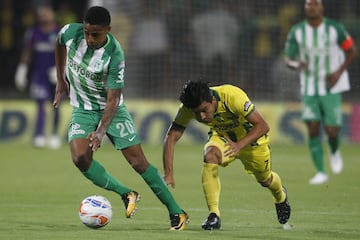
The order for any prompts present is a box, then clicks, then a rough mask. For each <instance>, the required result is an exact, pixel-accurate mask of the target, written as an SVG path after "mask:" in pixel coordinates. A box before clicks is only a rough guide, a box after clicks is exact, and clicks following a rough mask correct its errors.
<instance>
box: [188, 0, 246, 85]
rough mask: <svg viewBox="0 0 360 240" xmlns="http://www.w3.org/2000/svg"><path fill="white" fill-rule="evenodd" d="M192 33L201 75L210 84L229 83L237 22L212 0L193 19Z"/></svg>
mask: <svg viewBox="0 0 360 240" xmlns="http://www.w3.org/2000/svg"><path fill="white" fill-rule="evenodd" d="M191 30H192V33H191V34H192V35H193V37H194V44H195V48H196V51H197V54H198V57H199V58H200V61H201V63H202V67H203V74H204V75H206V76H207V78H208V79H209V80H210V81H211V82H212V83H213V84H221V83H226V82H229V81H230V80H231V79H230V78H231V75H232V74H231V73H232V71H233V69H232V68H233V64H234V61H233V60H234V58H235V56H236V47H237V41H238V34H239V31H240V29H239V24H238V21H237V18H236V17H235V16H234V15H232V14H231V12H229V11H228V10H227V6H225V4H224V3H223V2H222V1H217V0H213V1H211V2H210V3H209V9H207V10H205V11H204V12H202V13H199V14H197V15H195V16H194V18H193V19H192V22H191Z"/></svg>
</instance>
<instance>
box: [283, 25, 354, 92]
mask: <svg viewBox="0 0 360 240" xmlns="http://www.w3.org/2000/svg"><path fill="white" fill-rule="evenodd" d="M351 43H352V39H351V37H350V35H349V34H348V33H347V31H346V30H345V28H344V27H343V26H342V25H341V24H340V23H338V22H336V21H334V20H331V19H328V18H324V19H323V22H322V23H321V24H320V25H319V26H318V27H317V28H314V27H312V26H310V25H309V24H308V22H307V20H304V21H302V22H300V23H298V24H296V25H294V26H293V27H292V28H291V30H290V32H289V34H288V37H287V41H286V45H285V51H284V54H285V56H286V57H288V58H290V59H297V60H299V61H302V62H305V63H307V70H302V71H301V72H300V83H301V94H302V95H306V96H316V95H319V96H324V95H326V94H328V93H329V92H330V93H340V92H344V91H348V90H350V83H349V74H348V72H347V71H344V73H343V74H342V75H341V77H340V79H339V80H338V82H337V83H336V84H335V86H334V87H332V88H331V89H327V86H326V77H327V76H328V75H329V74H330V73H333V72H335V71H336V70H338V69H339V67H340V65H341V64H342V63H343V62H344V60H345V54H344V50H347V49H348V48H350V47H351V46H349V44H351Z"/></svg>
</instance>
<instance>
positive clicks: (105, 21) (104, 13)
mask: <svg viewBox="0 0 360 240" xmlns="http://www.w3.org/2000/svg"><path fill="white" fill-rule="evenodd" d="M84 22H86V23H88V24H91V25H101V26H109V25H110V22H111V17H110V13H109V11H108V10H107V9H106V8H104V7H100V6H93V7H90V8H89V9H88V10H87V11H86V13H85V17H84Z"/></svg>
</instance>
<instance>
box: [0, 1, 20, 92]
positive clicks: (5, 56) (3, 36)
mask: <svg viewBox="0 0 360 240" xmlns="http://www.w3.org/2000/svg"><path fill="white" fill-rule="evenodd" d="M17 21H18V19H17V18H16V15H15V11H14V9H13V5H12V1H11V0H0V67H1V70H2V72H1V86H2V88H5V89H9V88H10V86H12V85H13V76H14V69H15V66H16V61H17V60H16V54H15V53H16V32H15V31H16V29H17V28H16V27H17V25H18V24H19V22H17Z"/></svg>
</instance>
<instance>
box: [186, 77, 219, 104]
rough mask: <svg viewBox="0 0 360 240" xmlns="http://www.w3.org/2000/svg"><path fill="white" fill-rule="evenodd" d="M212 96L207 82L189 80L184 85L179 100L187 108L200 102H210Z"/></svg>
mask: <svg viewBox="0 0 360 240" xmlns="http://www.w3.org/2000/svg"><path fill="white" fill-rule="evenodd" d="M212 97H213V94H212V91H211V90H210V87H209V84H208V83H206V82H202V81H191V80H190V81H188V82H187V83H186V84H185V85H184V87H183V89H182V91H181V93H180V97H179V100H180V101H181V102H182V104H184V106H185V107H187V108H196V107H198V106H199V105H200V104H201V103H202V102H211V101H212Z"/></svg>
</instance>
